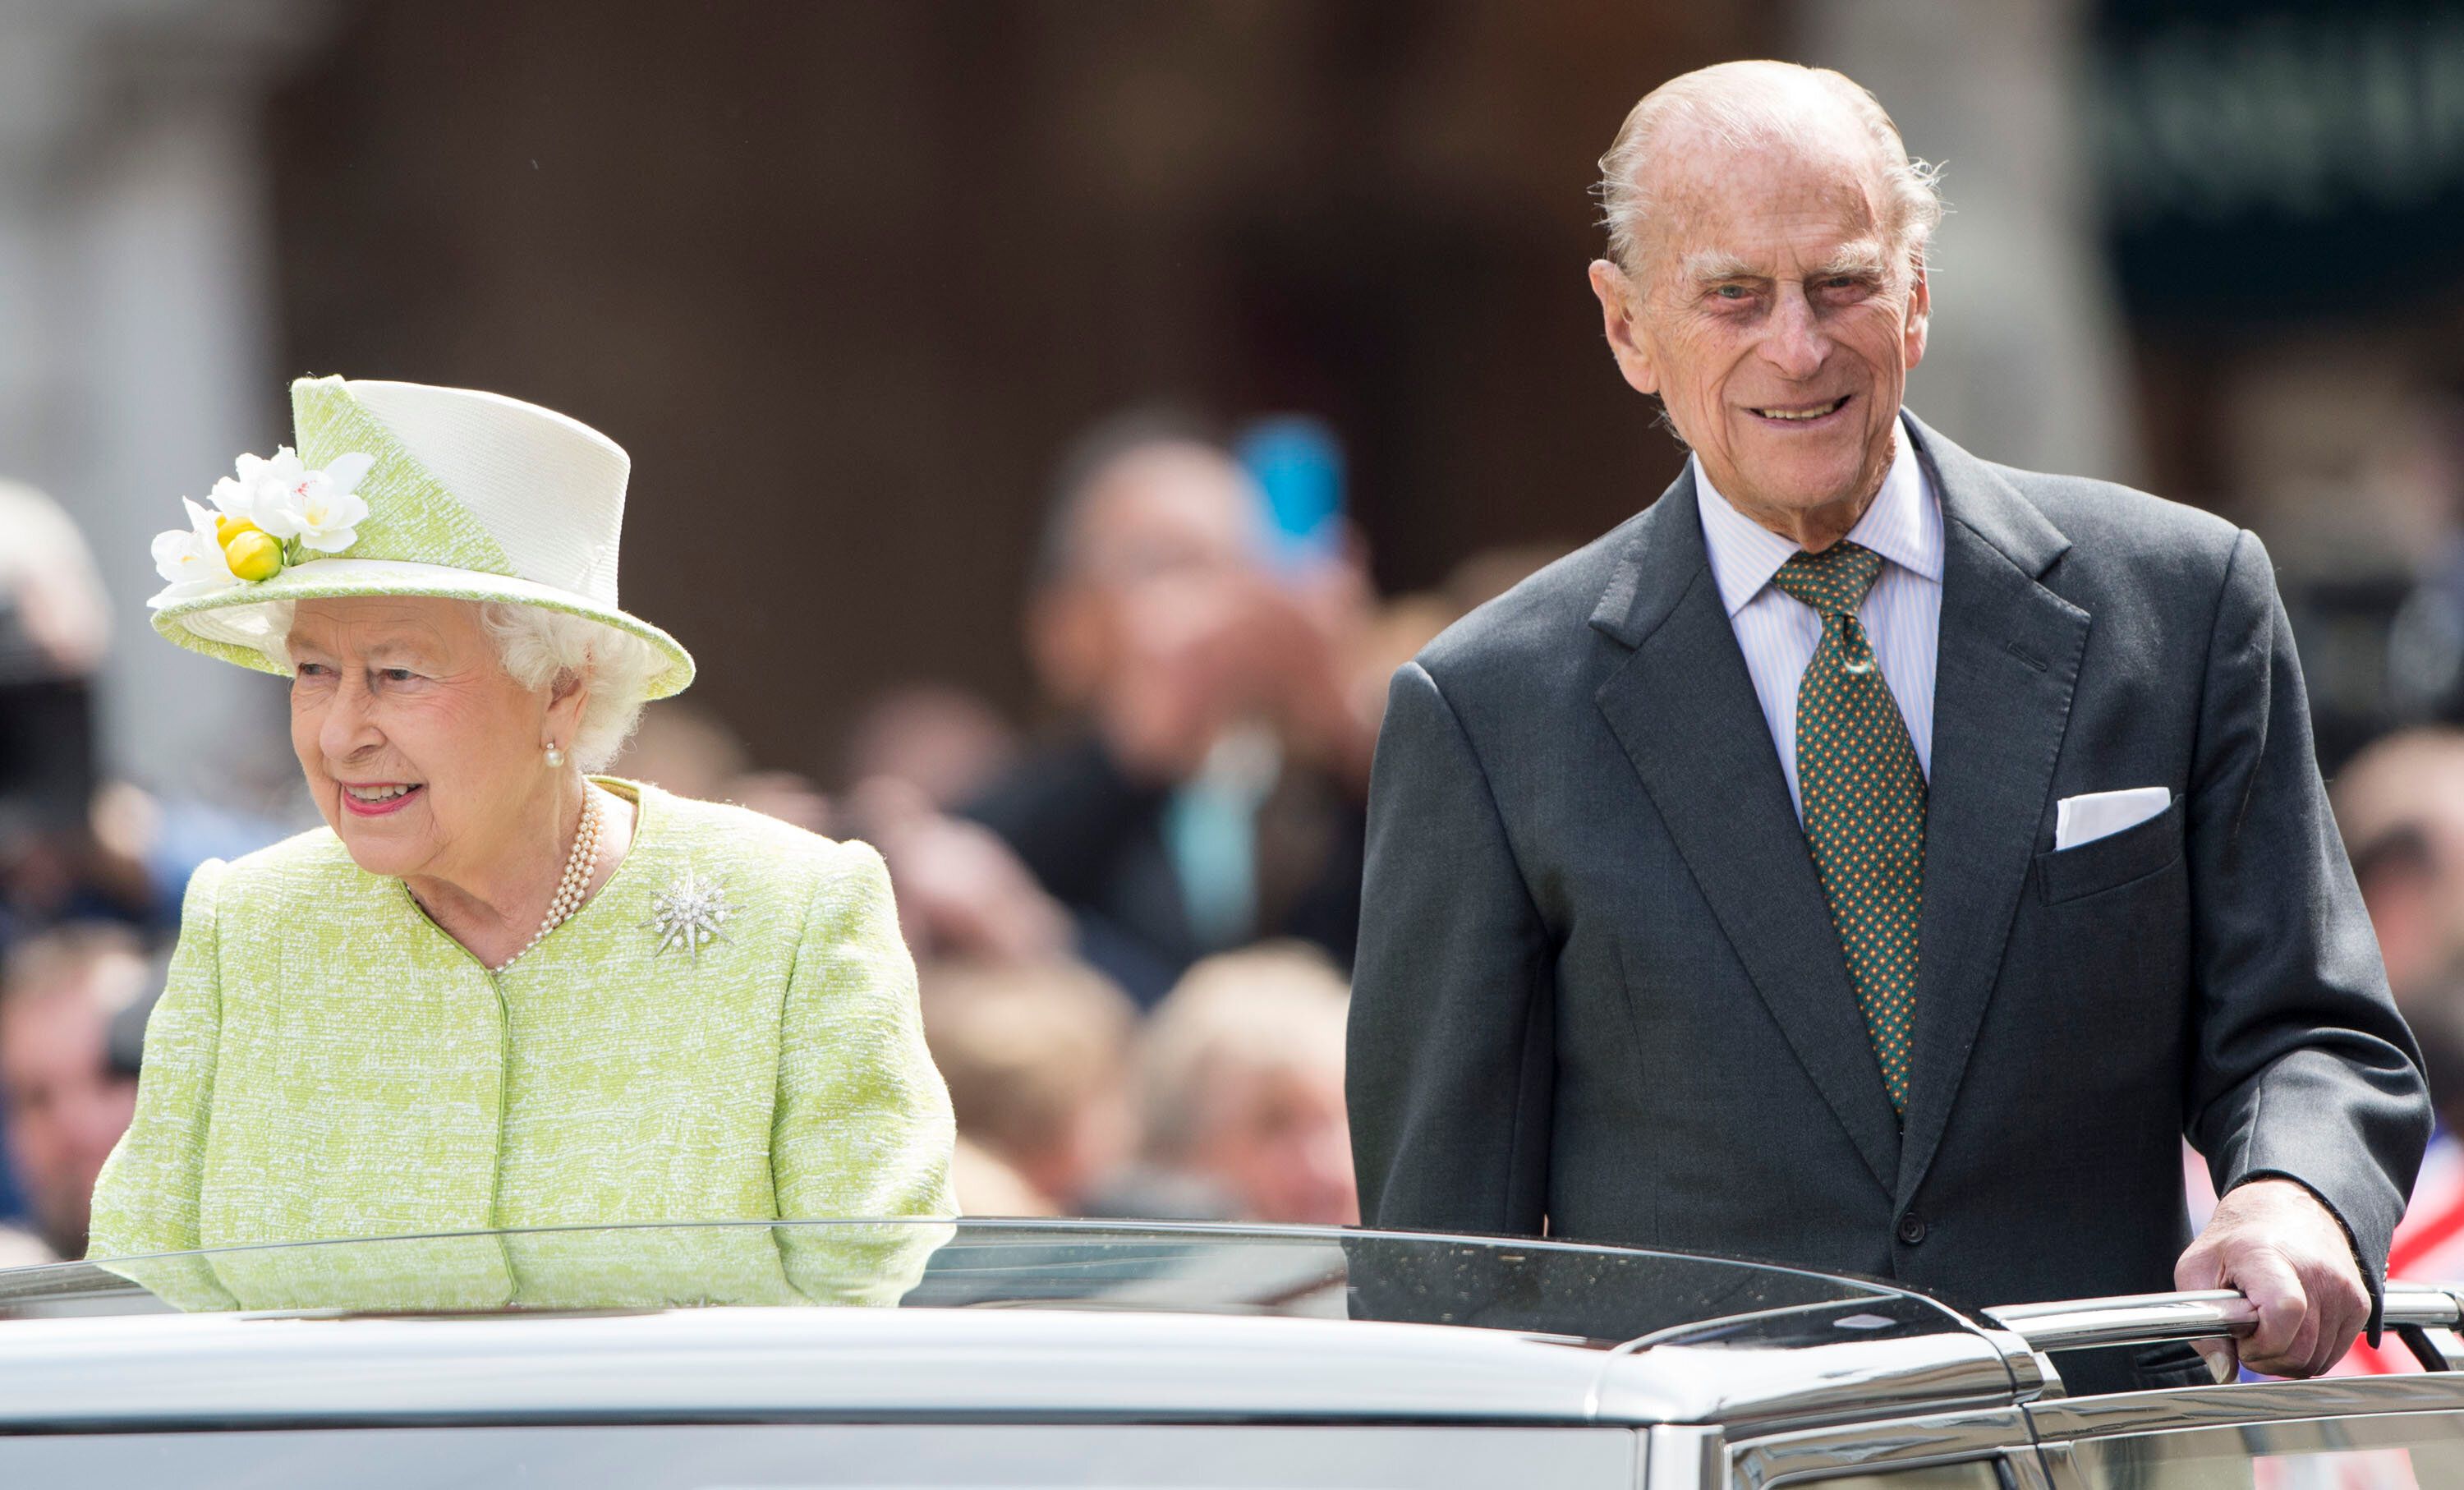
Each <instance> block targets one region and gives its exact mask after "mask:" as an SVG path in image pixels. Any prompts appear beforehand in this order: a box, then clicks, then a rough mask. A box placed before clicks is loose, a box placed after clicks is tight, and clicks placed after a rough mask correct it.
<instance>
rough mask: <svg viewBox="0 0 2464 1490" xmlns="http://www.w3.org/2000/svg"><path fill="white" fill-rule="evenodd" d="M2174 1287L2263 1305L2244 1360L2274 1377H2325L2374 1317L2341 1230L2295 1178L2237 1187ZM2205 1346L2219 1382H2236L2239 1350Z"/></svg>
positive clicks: (2178, 1267) (2186, 1257)
mask: <svg viewBox="0 0 2464 1490" xmlns="http://www.w3.org/2000/svg"><path fill="white" fill-rule="evenodd" d="M2173 1286H2175V1287H2176V1288H2182V1289H2202V1288H2238V1289H2240V1290H2241V1291H2242V1293H2243V1295H2244V1296H2245V1297H2247V1298H2248V1299H2249V1300H2250V1302H2251V1303H2252V1304H2256V1305H2257V1306H2258V1327H2257V1328H2256V1329H2255V1330H2253V1331H2252V1332H2251V1333H2250V1335H2249V1336H2248V1337H2247V1338H2245V1339H2244V1340H2243V1341H2242V1342H2241V1360H2242V1362H2243V1363H2244V1364H2246V1365H2248V1366H2249V1367H2250V1369H2253V1370H2255V1371H2264V1372H2266V1373H2267V1374H2268V1375H2271V1376H2316V1375H2318V1374H2319V1373H2320V1372H2321V1371H2323V1370H2325V1369H2327V1368H2328V1367H2330V1366H2333V1365H2335V1364H2336V1362H2337V1361H2338V1360H2340V1359H2342V1358H2343V1354H2344V1352H2345V1350H2347V1349H2348V1348H2351V1346H2352V1344H2353V1337H2354V1336H2355V1335H2358V1334H2360V1333H2361V1330H2362V1326H2364V1325H2365V1324H2366V1323H2368V1321H2369V1317H2370V1294H2369V1289H2368V1287H2367V1285H2365V1283H2364V1282H2362V1270H2361V1268H2360V1266H2359V1265H2357V1264H2356V1263H2355V1262H2354V1260H2353V1248H2352V1244H2351V1243H2350V1242H2349V1241H2347V1240H2346V1239H2345V1238H2344V1228H2343V1226H2342V1225H2341V1224H2339V1223H2338V1222H2337V1220H2336V1217H2335V1216H2334V1215H2333V1214H2332V1213H2331V1212H2329V1211H2328V1209H2327V1208H2326V1207H2325V1206H2324V1205H2322V1204H2321V1203H2320V1201H2319V1197H2318V1196H2316V1195H2314V1194H2311V1193H2310V1192H2309V1191H2308V1190H2307V1189H2305V1188H2304V1187H2302V1186H2300V1185H2299V1184H2296V1183H2294V1182H2293V1181H2292V1180H2289V1179H2256V1180H2252V1181H2251V1182H2250V1183H2248V1184H2246V1185H2236V1186H2234V1187H2233V1191H2232V1193H2231V1194H2227V1195H2226V1196H2225V1197H2224V1199H2222V1200H2221V1201H2219V1202H2217V1204H2216V1214H2215V1216H2214V1217H2213V1218H2212V1219H2211V1220H2210V1221H2209V1222H2208V1229H2207V1230H2206V1231H2204V1232H2201V1233H2200V1234H2199V1239H2198V1240H2196V1241H2194V1242H2192V1243H2191V1244H2190V1250H2189V1251H2188V1252H2185V1253H2183V1254H2182V1260H2180V1261H2179V1262H2176V1263H2174V1264H2173ZM2198 1344H2199V1353H2200V1354H2201V1355H2204V1356H2206V1357H2207V1358H2208V1364H2209V1365H2211V1366H2213V1367H2216V1368H2217V1374H2218V1376H2219V1378H2221V1379H2225V1380H2230V1379H2231V1376H2230V1374H2229V1369H2230V1367H2231V1366H2232V1364H2233V1347H2232V1346H2231V1345H2230V1344H2222V1343H2218V1342H2214V1341H2200V1342H2199V1343H2198Z"/></svg>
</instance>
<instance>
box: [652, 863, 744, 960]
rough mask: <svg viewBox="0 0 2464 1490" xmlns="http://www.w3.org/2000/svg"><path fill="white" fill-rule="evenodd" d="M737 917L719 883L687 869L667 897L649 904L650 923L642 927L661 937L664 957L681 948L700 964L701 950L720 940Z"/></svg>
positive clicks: (695, 870) (660, 948)
mask: <svg viewBox="0 0 2464 1490" xmlns="http://www.w3.org/2000/svg"><path fill="white" fill-rule="evenodd" d="M734 914H736V908H735V907H733V906H731V905H729V904H728V903H727V891H726V889H725V888H724V887H722V886H720V884H719V883H718V882H717V881H716V880H705V879H703V878H702V877H701V873H700V871H699V870H697V869H693V868H687V869H686V870H685V872H684V877H683V878H682V879H680V880H677V881H676V882H675V883H674V884H672V885H670V886H669V887H668V890H667V893H666V894H664V895H661V896H659V897H658V898H657V899H655V900H653V901H651V902H650V919H649V920H648V921H645V922H643V923H642V924H643V925H644V926H646V927H648V928H649V929H650V930H651V931H656V932H658V933H659V951H660V952H661V953H665V952H668V951H670V950H671V949H678V948H680V949H682V950H683V951H685V952H686V953H691V954H692V956H693V960H694V961H696V962H698V961H700V960H701V950H702V949H703V948H704V947H707V946H709V945H710V944H711V943H713V942H715V941H717V940H719V939H720V937H719V934H718V929H719V928H720V927H721V926H724V925H725V924H726V923H727V918H728V917H729V916H732V915H734Z"/></svg>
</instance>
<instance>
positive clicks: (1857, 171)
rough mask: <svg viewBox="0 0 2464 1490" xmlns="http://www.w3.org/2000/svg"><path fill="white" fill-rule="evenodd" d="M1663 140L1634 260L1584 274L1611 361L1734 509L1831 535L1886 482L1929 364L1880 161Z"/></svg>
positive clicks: (1783, 146)
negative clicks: (1912, 372) (1910, 381)
mask: <svg viewBox="0 0 2464 1490" xmlns="http://www.w3.org/2000/svg"><path fill="white" fill-rule="evenodd" d="M1666 145H1667V148H1666V149H1665V151H1664V152H1662V153H1661V157H1660V158H1659V159H1657V160H1655V161H1654V162H1653V164H1652V165H1651V166H1650V169H1651V171H1652V173H1653V176H1652V181H1651V184H1650V191H1651V199H1652V202H1653V210H1652V212H1651V214H1650V225H1649V227H1648V229H1647V231H1646V234H1645V241H1644V243H1643V244H1642V245H1641V247H1640V249H1639V254H1638V257H1639V259H1640V262H1639V263H1638V264H1636V265H1635V266H1633V268H1632V270H1631V271H1630V272H1629V271H1626V270H1621V269H1619V268H1618V267H1617V266H1616V265H1613V264H1610V263H1609V262H1608V261H1606V260H1602V261H1601V262H1600V263H1598V264H1596V265H1595V266H1594V269H1593V284H1594V287H1595V289H1597V290H1598V291H1599V292H1600V297H1601V301H1602V304H1603V307H1604V308H1605V309H1606V310H1607V312H1608V316H1609V331H1610V340H1611V342H1612V344H1613V345H1614V346H1615V347H1616V349H1617V361H1618V363H1619V365H1620V366H1621V368H1622V369H1623V370H1624V372H1625V375H1626V379H1627V381H1628V382H1629V383H1633V384H1634V386H1635V387H1637V388H1639V389H1640V390H1641V391H1643V392H1645V393H1654V394H1657V395H1659V397H1660V399H1661V403H1662V405H1664V406H1665V407H1666V408H1667V410H1668V417H1669V421H1670V423H1672V424H1673V425H1675V426H1676V427H1677V432H1678V434H1679V436H1680V437H1681V438H1683V440H1684V441H1685V443H1686V444H1687V445H1689V446H1691V447H1692V448H1693V449H1694V452H1695V454H1696V455H1697V456H1698V457H1700V458H1701V460H1702V462H1703V469H1704V471H1705V473H1707V474H1708V475H1709V476H1710V478H1711V483H1712V485H1714V486H1716V487H1717V488H1719V490H1720V492H1721V493H1722V494H1723V495H1725V496H1727V498H1728V499H1729V501H1730V502H1732V503H1734V504H1735V505H1736V507H1737V508H1738V509H1739V510H1740V511H1741V512H1744V513H1745V514H1746V515H1749V516H1750V517H1753V518H1755V519H1756V520H1757V521H1760V522H1763V523H1764V524H1765V525H1766V526H1770V527H1774V528H1778V529H1780V530H1782V531H1787V530H1789V529H1791V528H1793V527H1796V526H1798V524H1799V523H1800V521H1801V520H1802V519H1804V518H1806V517H1808V516H1812V515H1816V514H1818V513H1820V512H1821V511H1823V510H1825V509H1834V510H1837V511H1840V512H1844V513H1845V514H1846V515H1847V516H1848V522H1847V523H1841V524H1836V525H1832V526H1836V527H1837V532H1836V533H1833V534H1832V535H1831V536H1832V537H1837V533H1844V532H1845V531H1846V528H1847V526H1848V525H1850V524H1853V521H1854V515H1855V514H1858V513H1861V512H1862V510H1863V507H1864V504H1865V503H1866V502H1867V501H1868V500H1870V499H1871V497H1872V496H1873V494H1874V493H1875V492H1876V491H1877V490H1878V489H1879V488H1880V487H1881V480H1882V475H1883V473H1884V472H1885V471H1887V470H1888V469H1889V467H1890V463H1891V457H1892V453H1893V450H1894V445H1893V440H1894V438H1895V429H1896V424H1897V416H1898V413H1899V407H1900V398H1901V394H1902V392H1903V390H1904V388H1905V387H1906V384H1907V375H1908V370H1909V369H1910V368H1912V367H1914V366H1915V365H1916V364H1917V362H1918V361H1919V360H1920V359H1922V358H1923V357H1924V355H1925V315H1926V310H1927V300H1926V294H1925V278H1924V274H1923V273H1922V271H1921V270H1919V269H1918V268H1917V267H1916V266H1915V264H1914V263H1913V262H1912V261H1911V254H1910V253H1909V252H1908V250H1907V248H1906V247H1905V246H1904V245H1903V244H1901V243H1899V242H1898V241H1896V234H1895V233H1894V231H1893V227H1894V225H1893V224H1892V223H1891V222H1890V221H1889V220H1888V218H1887V216H1886V215H1885V208H1886V198H1885V195H1884V187H1883V185H1882V178H1881V168H1880V164H1879V162H1878V160H1877V158H1876V155H1875V152H1874V151H1873V149H1872V147H1871V146H1870V145H1869V144H1867V143H1866V142H1865V141H1864V140H1863V139H1861V138H1860V137H1859V135H1858V134H1857V133H1853V132H1850V133H1847V134H1846V136H1845V138H1834V136H1833V133H1832V132H1827V131H1826V132H1820V133H1814V132H1809V135H1808V138H1806V139H1803V140H1793V141H1786V142H1774V141H1771V140H1764V141H1759V142H1754V143H1751V144H1739V143H1736V142H1723V141H1719V140H1716V139H1714V138H1712V137H1711V136H1710V135H1709V134H1708V133H1707V132H1705V131H1700V130H1695V129H1691V128H1687V127H1685V126H1683V125H1680V126H1677V127H1676V128H1675V129H1673V130H1672V132H1671V138H1669V139H1668V140H1667V141H1666ZM1620 333H1622V335H1621V334H1620Z"/></svg>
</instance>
